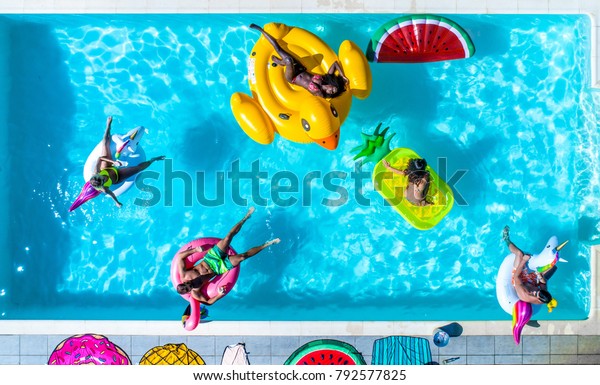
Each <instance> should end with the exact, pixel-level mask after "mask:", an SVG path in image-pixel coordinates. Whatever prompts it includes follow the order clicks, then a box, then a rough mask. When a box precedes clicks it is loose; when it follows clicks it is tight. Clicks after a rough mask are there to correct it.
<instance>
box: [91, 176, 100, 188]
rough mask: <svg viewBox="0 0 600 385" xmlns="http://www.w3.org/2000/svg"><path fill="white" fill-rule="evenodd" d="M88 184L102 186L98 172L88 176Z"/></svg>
mask: <svg viewBox="0 0 600 385" xmlns="http://www.w3.org/2000/svg"><path fill="white" fill-rule="evenodd" d="M90 184H91V185H92V186H94V187H100V186H102V178H101V177H100V175H99V174H95V175H92V177H91V178H90Z"/></svg>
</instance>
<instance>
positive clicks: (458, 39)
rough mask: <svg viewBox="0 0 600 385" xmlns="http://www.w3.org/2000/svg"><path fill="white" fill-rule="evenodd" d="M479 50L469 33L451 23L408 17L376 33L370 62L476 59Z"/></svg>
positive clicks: (388, 24)
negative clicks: (476, 49)
mask: <svg viewBox="0 0 600 385" xmlns="http://www.w3.org/2000/svg"><path fill="white" fill-rule="evenodd" d="M474 53H475V46H474V45H473V42H472V40H471V38H470V37H469V35H468V34H467V32H465V30H464V29H463V28H462V27H461V26H460V25H458V24H456V23H455V22H453V21H452V20H450V19H447V18H445V17H442V16H435V15H426V14H424V15H408V16H402V17H400V18H397V19H393V20H390V21H388V22H387V23H385V24H383V25H382V26H381V27H379V29H377V31H375V32H374V33H373V36H372V37H371V40H370V41H369V46H368V47H367V54H366V56H367V59H368V60H369V61H375V62H387V63H421V62H432V61H442V60H453V59H465V58H469V57H471V56H473V54H474Z"/></svg>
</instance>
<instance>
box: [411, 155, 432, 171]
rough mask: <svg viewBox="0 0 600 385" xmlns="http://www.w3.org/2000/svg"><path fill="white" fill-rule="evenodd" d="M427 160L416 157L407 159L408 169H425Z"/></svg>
mask: <svg viewBox="0 0 600 385" xmlns="http://www.w3.org/2000/svg"><path fill="white" fill-rule="evenodd" d="M426 168H427V161H426V160H425V159H421V158H416V159H411V160H409V161H408V171H425V169H426Z"/></svg>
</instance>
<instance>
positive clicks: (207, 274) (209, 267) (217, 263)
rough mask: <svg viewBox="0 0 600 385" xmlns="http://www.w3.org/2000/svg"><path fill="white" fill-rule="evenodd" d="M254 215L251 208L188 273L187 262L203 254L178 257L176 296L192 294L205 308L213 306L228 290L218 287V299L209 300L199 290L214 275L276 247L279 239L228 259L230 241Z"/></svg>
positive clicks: (188, 252) (182, 253)
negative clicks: (179, 280) (193, 256)
mask: <svg viewBox="0 0 600 385" xmlns="http://www.w3.org/2000/svg"><path fill="white" fill-rule="evenodd" d="M253 212H254V207H250V209H249V210H248V212H247V213H246V216H244V218H242V220H241V221H239V222H238V223H237V224H236V225H235V226H233V228H232V229H231V230H230V231H229V233H228V234H227V235H226V236H225V238H223V239H221V240H220V241H219V242H218V243H217V244H216V245H215V246H213V247H212V249H210V250H209V251H208V252H207V253H206V254H205V255H204V258H203V259H201V260H200V262H199V263H197V264H196V265H194V266H193V267H192V268H189V269H188V268H186V267H185V262H186V258H187V257H189V256H190V255H192V254H194V253H199V252H202V251H203V250H202V248H201V247H195V248H190V249H187V250H183V251H180V252H179V253H178V254H177V257H179V261H178V263H179V265H178V268H179V277H181V282H182V283H180V284H179V285H177V292H178V293H179V294H187V293H191V295H192V297H193V298H194V299H196V300H197V301H199V302H201V303H203V304H205V305H212V304H213V303H215V302H216V301H218V300H219V299H221V298H222V297H223V296H224V295H225V293H226V290H227V288H226V287H225V286H221V287H220V288H219V295H218V296H216V297H213V298H210V299H209V298H205V297H204V295H202V292H201V290H200V288H201V287H202V285H203V284H204V283H207V282H209V281H210V280H211V279H212V278H214V277H216V276H217V275H221V274H224V273H226V272H227V271H229V270H231V269H233V268H234V267H236V266H237V265H239V264H240V263H242V261H245V260H246V259H248V258H250V257H253V256H255V255H256V254H258V253H259V252H260V251H262V250H264V249H266V248H267V247H269V246H271V245H274V244H277V243H279V238H275V239H273V240H270V241H268V242H265V243H263V244H262V245H260V246H255V247H252V248H251V249H249V250H248V251H246V252H244V253H241V254H235V255H227V249H228V248H229V245H230V243H231V240H232V239H233V237H235V235H236V234H237V233H238V232H239V231H240V230H241V229H242V226H243V225H244V223H245V222H246V221H247V220H248V218H250V216H251V215H252V213H253Z"/></svg>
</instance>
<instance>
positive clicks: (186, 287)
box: [177, 281, 192, 294]
mask: <svg viewBox="0 0 600 385" xmlns="http://www.w3.org/2000/svg"><path fill="white" fill-rule="evenodd" d="M190 291H192V285H191V284H190V282H189V281H188V282H184V283H180V284H179V285H177V293H179V294H187V293H189V292H190Z"/></svg>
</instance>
